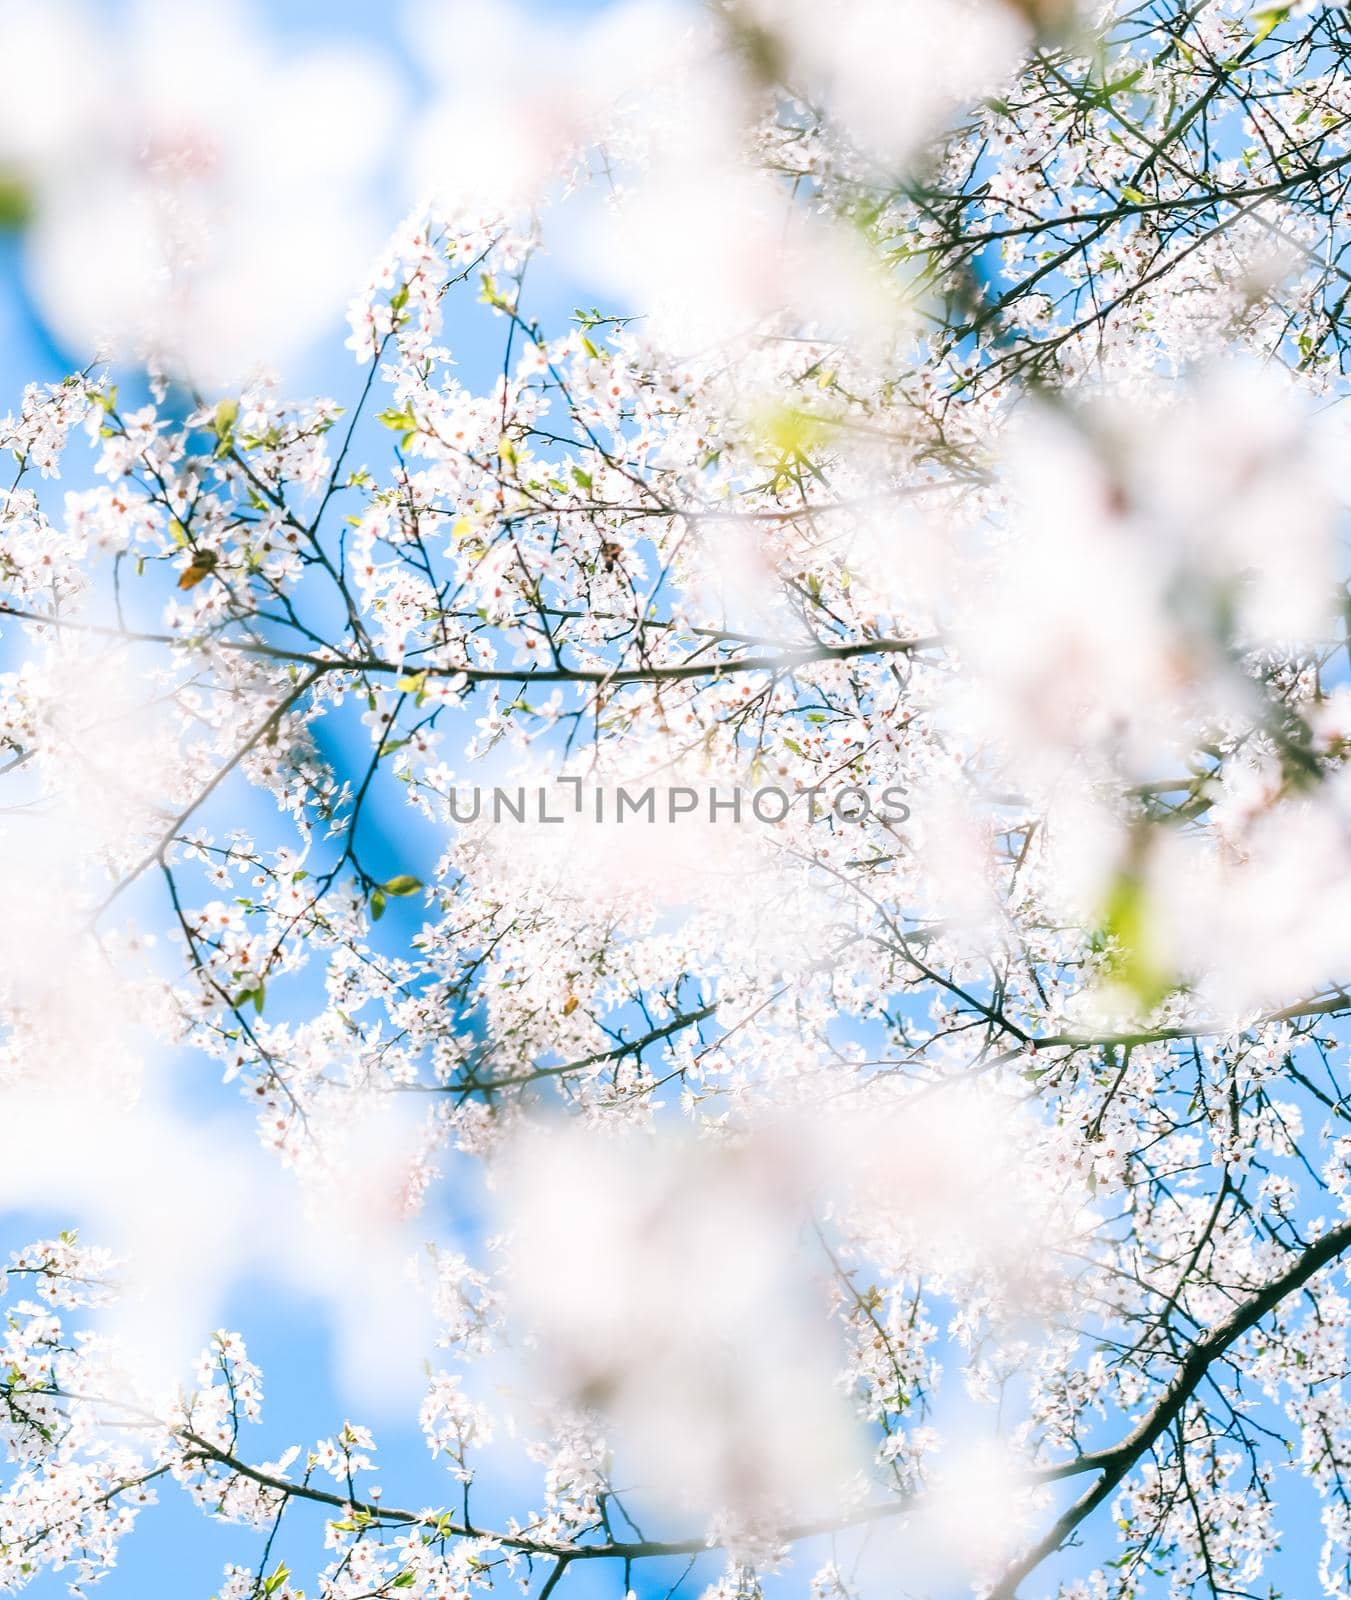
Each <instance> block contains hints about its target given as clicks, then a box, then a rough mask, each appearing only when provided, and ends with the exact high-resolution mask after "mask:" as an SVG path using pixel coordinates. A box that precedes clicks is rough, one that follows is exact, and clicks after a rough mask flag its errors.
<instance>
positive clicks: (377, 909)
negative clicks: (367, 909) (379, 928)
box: [371, 889, 388, 922]
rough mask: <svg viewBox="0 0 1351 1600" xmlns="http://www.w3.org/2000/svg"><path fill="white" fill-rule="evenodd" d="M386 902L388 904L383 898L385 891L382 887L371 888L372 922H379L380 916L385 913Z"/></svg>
mask: <svg viewBox="0 0 1351 1600" xmlns="http://www.w3.org/2000/svg"><path fill="white" fill-rule="evenodd" d="M387 904H388V901H387V900H386V898H385V891H384V890H383V889H372V890H371V921H372V922H379V920H380V918H381V917H383V916H384V914H385V906H386V905H387Z"/></svg>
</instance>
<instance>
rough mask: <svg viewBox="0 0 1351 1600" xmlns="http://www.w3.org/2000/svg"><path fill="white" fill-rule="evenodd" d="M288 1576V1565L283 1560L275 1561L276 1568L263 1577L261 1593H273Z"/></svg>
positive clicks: (289, 1573) (289, 1572) (289, 1574)
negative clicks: (269, 1574)
mask: <svg viewBox="0 0 1351 1600" xmlns="http://www.w3.org/2000/svg"><path fill="white" fill-rule="evenodd" d="M290 1576H291V1569H290V1567H288V1566H287V1565H286V1563H285V1562H284V1561H279V1562H278V1563H277V1570H276V1571H275V1572H274V1573H273V1574H272V1575H271V1576H270V1577H267V1578H264V1579H263V1593H264V1594H275V1593H276V1592H277V1590H278V1589H280V1588H281V1586H282V1584H284V1583H285V1582H286V1580H287V1579H288V1578H289V1577H290Z"/></svg>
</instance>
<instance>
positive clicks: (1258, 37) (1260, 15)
mask: <svg viewBox="0 0 1351 1600" xmlns="http://www.w3.org/2000/svg"><path fill="white" fill-rule="evenodd" d="M1289 15H1290V7H1289V6H1264V7H1263V8H1262V9H1261V10H1260V11H1254V12H1253V18H1252V20H1253V22H1254V24H1255V27H1254V30H1253V36H1252V42H1253V43H1254V44H1261V42H1262V40H1263V39H1265V38H1266V36H1267V35H1268V34H1269V33H1270V32H1271V31H1272V30H1273V29H1274V28H1279V27H1280V25H1281V23H1283V22H1284V21H1285V19H1286V18H1287V17H1288V16H1289Z"/></svg>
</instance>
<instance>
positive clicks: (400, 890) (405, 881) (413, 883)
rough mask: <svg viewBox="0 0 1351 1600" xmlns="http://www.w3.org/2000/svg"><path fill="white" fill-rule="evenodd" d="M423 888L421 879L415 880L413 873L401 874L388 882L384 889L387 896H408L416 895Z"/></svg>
mask: <svg viewBox="0 0 1351 1600" xmlns="http://www.w3.org/2000/svg"><path fill="white" fill-rule="evenodd" d="M421 887H422V879H421V878H415V877H414V876H413V875H412V873H411V872H400V873H399V874H398V875H397V876H396V877H393V878H390V879H389V880H388V882H387V883H386V884H385V886H384V889H385V893H386V894H393V895H408V894H416V893H417V892H418V890H419V889H420V888H421Z"/></svg>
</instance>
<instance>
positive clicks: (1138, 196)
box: [1121, 183, 1149, 206]
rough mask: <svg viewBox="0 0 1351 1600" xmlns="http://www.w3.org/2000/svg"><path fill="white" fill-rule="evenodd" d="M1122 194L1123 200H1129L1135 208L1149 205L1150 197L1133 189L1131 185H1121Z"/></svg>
mask: <svg viewBox="0 0 1351 1600" xmlns="http://www.w3.org/2000/svg"><path fill="white" fill-rule="evenodd" d="M1121 194H1122V198H1123V199H1126V200H1129V201H1130V203H1131V204H1132V205H1133V206H1147V205H1148V204H1149V196H1148V195H1147V194H1142V193H1141V192H1140V190H1139V189H1136V188H1133V187H1132V186H1131V185H1130V184H1129V183H1123V184H1122V185H1121Z"/></svg>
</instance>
